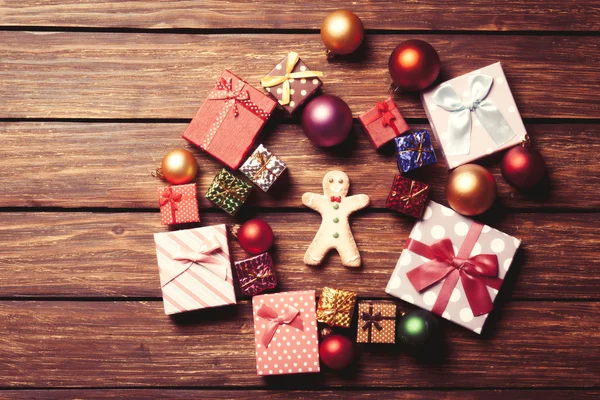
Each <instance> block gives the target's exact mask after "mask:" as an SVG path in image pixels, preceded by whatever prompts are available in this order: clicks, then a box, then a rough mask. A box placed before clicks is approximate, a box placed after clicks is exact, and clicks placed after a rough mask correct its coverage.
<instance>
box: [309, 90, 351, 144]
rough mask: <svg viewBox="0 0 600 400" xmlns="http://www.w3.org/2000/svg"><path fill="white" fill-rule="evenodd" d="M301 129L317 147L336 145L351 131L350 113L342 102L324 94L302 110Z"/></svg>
mask: <svg viewBox="0 0 600 400" xmlns="http://www.w3.org/2000/svg"><path fill="white" fill-rule="evenodd" d="M302 129H304V133H305V134H306V136H307V137H308V139H309V140H310V141H311V142H313V143H314V144H316V145H317V146H321V147H331V146H335V145H338V144H340V143H342V142H343V141H344V140H345V139H346V138H347V137H348V135H349V134H350V131H351V130H352V111H350V107H348V104H346V103H345V102H344V100H342V99H340V98H339V97H336V96H332V95H330V94H324V95H322V96H319V97H316V98H315V99H313V100H311V101H310V102H309V103H308V104H307V105H306V107H305V108H304V111H303V112H302Z"/></svg>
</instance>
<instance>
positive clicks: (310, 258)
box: [302, 171, 369, 267]
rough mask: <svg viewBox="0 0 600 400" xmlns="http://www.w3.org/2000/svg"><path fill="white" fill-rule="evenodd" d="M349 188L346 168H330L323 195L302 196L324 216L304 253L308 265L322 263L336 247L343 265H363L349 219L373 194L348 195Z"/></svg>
mask: <svg viewBox="0 0 600 400" xmlns="http://www.w3.org/2000/svg"><path fill="white" fill-rule="evenodd" d="M348 189H350V180H349V179H348V175H346V174H345V173H344V172H342V171H329V172H328V173H327V174H326V175H325V177H324V178H323V195H320V194H316V193H304V194H303V195H302V204H304V205H305V206H307V207H310V208H312V209H313V210H315V211H317V212H319V213H320V214H321V216H322V217H323V221H322V222H321V227H320V228H319V231H318V232H317V234H316V235H315V238H314V239H313V241H312V243H311V244H310V246H309V247H308V250H307V251H306V254H305V255H304V263H305V264H307V265H319V264H320V263H321V261H322V260H323V258H324V257H325V254H327V252H328V251H329V250H331V249H336V250H337V252H338V253H339V255H340V257H341V258H342V264H343V265H345V266H346V267H360V253H359V252H358V248H357V247H356V242H355V241H354V237H352V231H351V230H350V223H349V221H348V218H349V217H350V214H352V213H353V212H355V211H358V210H360V209H362V208H365V207H366V206H368V205H369V196H367V195H366V194H358V195H355V196H349V197H346V195H347V194H348Z"/></svg>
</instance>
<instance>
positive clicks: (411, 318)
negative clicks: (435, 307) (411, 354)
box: [397, 310, 439, 347]
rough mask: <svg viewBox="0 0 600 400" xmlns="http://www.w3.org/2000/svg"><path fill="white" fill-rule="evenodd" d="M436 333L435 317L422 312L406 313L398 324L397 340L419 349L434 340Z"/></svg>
mask: <svg viewBox="0 0 600 400" xmlns="http://www.w3.org/2000/svg"><path fill="white" fill-rule="evenodd" d="M438 333H439V331H438V321H437V319H436V317H435V316H434V315H433V314H431V313H430V312H427V311H424V310H417V311H411V312H407V313H406V314H404V315H403V316H402V318H400V321H399V323H398V329H397V335H398V339H399V341H400V342H402V343H404V344H406V345H408V346H413V347H421V346H423V345H425V344H427V343H428V342H430V341H431V340H432V339H433V338H435V337H436V336H437V335H438Z"/></svg>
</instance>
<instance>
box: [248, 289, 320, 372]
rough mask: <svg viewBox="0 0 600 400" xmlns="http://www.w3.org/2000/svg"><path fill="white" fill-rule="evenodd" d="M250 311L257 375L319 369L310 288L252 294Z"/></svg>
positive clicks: (311, 291)
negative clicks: (252, 318) (251, 314)
mask: <svg viewBox="0 0 600 400" xmlns="http://www.w3.org/2000/svg"><path fill="white" fill-rule="evenodd" d="M252 310H253V315H254V338H255V346H256V372H257V374H258V375H261V376H268V375H285V374H300V373H314V372H319V370H320V367H319V338H318V337H317V315H316V311H315V292H314V290H306V291H298V292H283V293H276V294H264V295H260V296H254V297H253V298H252Z"/></svg>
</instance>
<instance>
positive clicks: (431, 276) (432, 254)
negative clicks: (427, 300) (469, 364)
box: [406, 222, 502, 316]
mask: <svg viewBox="0 0 600 400" xmlns="http://www.w3.org/2000/svg"><path fill="white" fill-rule="evenodd" d="M482 229H483V225H482V224H480V223H478V222H473V225H471V228H470V229H469V232H468V233H467V236H466V237H465V240H464V242H463V244H462V246H461V247H460V250H459V251H458V254H457V255H455V254H454V248H453V246H452V241H451V240H450V239H448V238H445V239H442V240H439V241H437V242H435V243H434V244H432V245H431V246H428V245H426V244H424V243H421V242H419V241H417V240H414V239H410V238H409V239H408V240H407V242H406V248H407V249H408V250H410V251H412V252H413V253H415V254H418V255H420V256H421V257H425V258H428V259H429V260H430V261H428V262H426V263H424V264H421V265H419V266H418V267H416V268H414V269H412V270H410V271H408V272H407V273H406V276H407V277H408V280H409V281H410V283H411V284H412V285H413V287H414V288H415V289H416V290H417V291H419V292H420V291H422V290H424V289H426V288H428V287H429V286H431V285H433V284H434V283H437V282H440V281H442V280H444V283H443V285H442V289H441V290H440V293H439V294H438V297H437V299H436V301H435V304H434V305H433V308H432V309H431V312H433V313H435V314H438V315H442V313H443V312H444V310H445V309H446V306H447V305H448V301H449V300H450V295H451V294H452V291H453V290H454V287H455V286H456V284H457V283H458V280H459V279H460V282H461V283H462V286H463V289H464V291H465V295H466V297H467V300H468V302H469V306H470V307H471V310H472V312H473V315H474V316H479V315H483V314H487V313H489V312H490V311H492V309H493V308H494V306H493V303H492V299H491V298H490V295H489V293H488V291H487V287H486V286H489V287H492V288H494V289H496V290H498V289H500V286H501V285H502V279H500V278H498V257H497V256H496V255H495V254H479V255H476V256H473V257H469V255H470V254H471V251H472V250H473V247H475V244H476V243H477V240H478V239H479V235H480V234H481V230H482Z"/></svg>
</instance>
